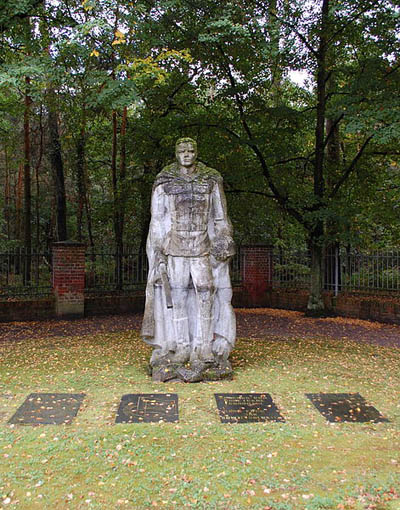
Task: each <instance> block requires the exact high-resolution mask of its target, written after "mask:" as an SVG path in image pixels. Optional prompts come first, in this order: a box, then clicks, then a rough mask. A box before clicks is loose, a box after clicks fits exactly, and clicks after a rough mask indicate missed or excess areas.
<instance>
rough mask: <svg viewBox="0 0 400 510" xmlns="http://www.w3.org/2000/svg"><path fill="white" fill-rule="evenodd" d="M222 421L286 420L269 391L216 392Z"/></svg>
mask: <svg viewBox="0 0 400 510" xmlns="http://www.w3.org/2000/svg"><path fill="white" fill-rule="evenodd" d="M215 400H216V402H217V407H218V411H219V416H220V419H221V422H222V423H256V422H264V421H278V422H284V421H285V420H284V418H283V417H282V416H281V414H280V413H279V411H278V408H277V407H276V405H275V403H274V401H273V400H272V398H271V395H269V394H268V393H215Z"/></svg>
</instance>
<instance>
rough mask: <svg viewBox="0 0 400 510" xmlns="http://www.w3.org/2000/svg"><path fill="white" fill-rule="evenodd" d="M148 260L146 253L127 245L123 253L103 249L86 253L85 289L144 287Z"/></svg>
mask: <svg viewBox="0 0 400 510" xmlns="http://www.w3.org/2000/svg"><path fill="white" fill-rule="evenodd" d="M147 272H148V262H147V257H146V253H145V252H144V250H143V251H140V252H137V250H134V249H133V248H130V247H125V249H124V251H123V253H118V252H117V251H115V250H102V251H100V250H99V251H97V252H94V253H86V267H85V291H86V292H90V293H96V292H103V291H113V292H123V291H130V290H135V289H138V288H143V287H144V286H145V284H146V280H147Z"/></svg>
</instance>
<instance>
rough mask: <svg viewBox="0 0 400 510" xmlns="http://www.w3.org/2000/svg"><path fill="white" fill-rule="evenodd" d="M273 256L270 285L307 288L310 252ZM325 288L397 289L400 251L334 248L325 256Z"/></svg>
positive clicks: (348, 289)
mask: <svg viewBox="0 0 400 510" xmlns="http://www.w3.org/2000/svg"><path fill="white" fill-rule="evenodd" d="M272 257H273V271H272V286H273V287H275V288H277V287H279V288H295V289H303V288H308V287H309V285H310V281H311V255H310V253H309V252H294V253H287V252H279V251H275V252H274V253H273V255H272ZM323 272H324V288H325V290H329V291H333V292H334V294H336V295H337V294H338V293H339V292H365V293H377V292H378V293H381V292H389V293H392V292H400V251H389V252H383V251H380V252H369V253H360V252H358V251H351V250H345V249H343V248H342V249H340V248H339V247H337V248H332V249H330V250H327V252H326V253H325V255H324V264H323Z"/></svg>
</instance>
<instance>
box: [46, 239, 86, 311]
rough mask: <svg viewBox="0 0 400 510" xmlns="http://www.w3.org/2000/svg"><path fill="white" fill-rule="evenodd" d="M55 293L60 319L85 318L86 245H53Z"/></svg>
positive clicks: (68, 243) (66, 243) (69, 242)
mask: <svg viewBox="0 0 400 510" xmlns="http://www.w3.org/2000/svg"><path fill="white" fill-rule="evenodd" d="M52 282H53V292H54V296H55V298H56V315H57V316H58V317H66V318H74V317H83V314H84V310H85V295H84V291H85V245H84V244H82V243H76V242H72V241H60V242H57V243H54V244H53V278H52Z"/></svg>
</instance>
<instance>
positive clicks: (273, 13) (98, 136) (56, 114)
mask: <svg viewBox="0 0 400 510" xmlns="http://www.w3.org/2000/svg"><path fill="white" fill-rule="evenodd" d="M399 27H400V10H399V5H398V2H396V1H390V0H307V1H299V0H270V1H262V0H235V1H229V0H226V1H220V0H140V1H137V0H130V1H128V0H84V1H83V2H82V1H77V0H1V2H0V105H1V111H2V115H1V118H0V183H1V187H0V189H1V190H3V191H2V193H1V194H0V211H2V214H1V216H0V251H7V250H10V249H13V248H14V247H16V246H23V247H24V248H25V250H26V251H31V250H39V251H40V250H45V249H48V248H49V247H50V246H51V244H52V243H53V242H54V241H57V240H65V239H74V240H78V241H83V242H85V243H86V244H87V245H88V249H89V250H92V251H93V252H95V251H96V250H101V249H104V248H106V247H109V248H113V249H114V248H115V249H117V250H118V251H122V250H123V249H124V246H126V245H130V246H133V247H134V249H137V250H139V249H140V248H142V247H143V246H144V244H145V239H146V236H147V230H148V224H149V201H150V194H151V188H152V182H153V181H154V178H155V176H156V174H157V173H158V172H159V171H160V170H161V169H162V167H163V166H164V165H166V164H168V163H169V162H171V161H172V159H173V157H174V145H175V141H176V139H177V138H178V137H180V136H191V137H193V138H195V139H197V141H198V146H199V157H200V160H202V161H203V162H204V163H206V164H207V165H208V166H211V167H214V168H216V169H218V170H219V171H220V172H221V174H222V175H223V177H224V183H225V190H226V194H227V200H228V208H229V213H230V217H231V219H232V222H233V226H234V232H235V239H236V241H237V243H238V244H239V245H240V244H252V243H263V244H270V245H274V246H277V247H280V248H282V249H292V250H293V249H305V248H307V249H309V250H310V252H311V255H312V283H311V297H310V302H309V308H310V309H318V308H321V307H322V306H323V305H322V300H321V289H322V287H323V257H324V253H325V252H326V250H327V249H328V248H329V247H332V246H346V247H347V249H349V250H371V249H378V248H380V249H382V248H385V249H398V248H399V245H400V221H399V219H400V218H399V214H400V209H399V204H400V174H399V155H400V149H399V144H398V140H399V135H400V94H399V92H400V87H399V85H400V80H399V68H400V61H399V49H400V38H399V34H400V30H399ZM296 76H297V77H301V79H297V80H295V79H294V78H295V77H296Z"/></svg>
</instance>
